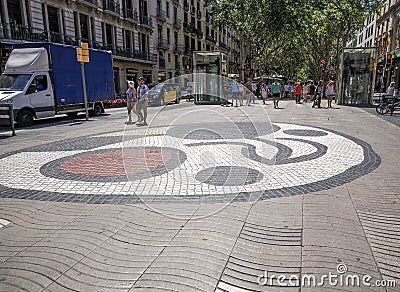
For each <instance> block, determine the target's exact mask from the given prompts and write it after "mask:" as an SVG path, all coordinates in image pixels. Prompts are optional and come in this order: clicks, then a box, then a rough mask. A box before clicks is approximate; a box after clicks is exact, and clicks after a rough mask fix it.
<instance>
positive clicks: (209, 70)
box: [193, 51, 227, 104]
mask: <svg viewBox="0 0 400 292" xmlns="http://www.w3.org/2000/svg"><path fill="white" fill-rule="evenodd" d="M193 60H194V78H193V79H194V80H193V81H194V88H193V90H194V103H195V104H220V103H221V102H220V98H221V96H222V94H223V86H224V82H225V80H226V78H225V77H224V76H225V75H226V74H227V68H226V64H227V55H226V54H224V53H221V52H216V51H206V52H203V51H199V52H193Z"/></svg>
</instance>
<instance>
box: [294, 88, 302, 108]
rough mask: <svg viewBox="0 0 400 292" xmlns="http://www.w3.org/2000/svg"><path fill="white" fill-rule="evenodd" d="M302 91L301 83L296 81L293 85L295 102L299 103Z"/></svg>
mask: <svg viewBox="0 0 400 292" xmlns="http://www.w3.org/2000/svg"><path fill="white" fill-rule="evenodd" d="M302 91H303V86H302V83H296V85H295V87H294V94H295V96H296V103H300V99H301V93H302Z"/></svg>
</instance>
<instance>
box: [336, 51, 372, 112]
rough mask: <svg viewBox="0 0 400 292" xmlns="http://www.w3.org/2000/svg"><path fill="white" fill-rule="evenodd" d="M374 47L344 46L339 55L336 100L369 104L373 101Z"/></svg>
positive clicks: (351, 103)
mask: <svg viewBox="0 0 400 292" xmlns="http://www.w3.org/2000/svg"><path fill="white" fill-rule="evenodd" d="M376 53H377V49H376V48H345V49H343V51H342V52H341V54H340V56H339V72H338V73H339V74H338V79H337V80H338V94H337V100H336V102H337V103H338V104H344V105H359V104H371V103H372V101H373V94H374V86H372V85H373V84H375V72H376V70H375V67H376V65H375V64H376Z"/></svg>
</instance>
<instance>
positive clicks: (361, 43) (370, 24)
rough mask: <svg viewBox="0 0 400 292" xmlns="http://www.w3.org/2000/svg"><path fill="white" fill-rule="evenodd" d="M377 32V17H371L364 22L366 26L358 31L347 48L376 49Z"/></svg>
mask: <svg viewBox="0 0 400 292" xmlns="http://www.w3.org/2000/svg"><path fill="white" fill-rule="evenodd" d="M375 31H376V15H371V16H369V17H368V18H367V19H366V20H365V21H364V26H363V27H362V28H360V29H359V30H358V31H357V33H356V35H355V37H354V39H352V40H350V41H349V42H348V43H347V47H374V46H375Z"/></svg>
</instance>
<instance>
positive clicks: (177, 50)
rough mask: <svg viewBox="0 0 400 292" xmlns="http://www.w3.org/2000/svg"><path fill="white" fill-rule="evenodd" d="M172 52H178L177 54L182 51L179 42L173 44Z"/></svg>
mask: <svg viewBox="0 0 400 292" xmlns="http://www.w3.org/2000/svg"><path fill="white" fill-rule="evenodd" d="M174 53H178V54H181V53H183V46H182V45H180V44H175V45H174Z"/></svg>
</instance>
